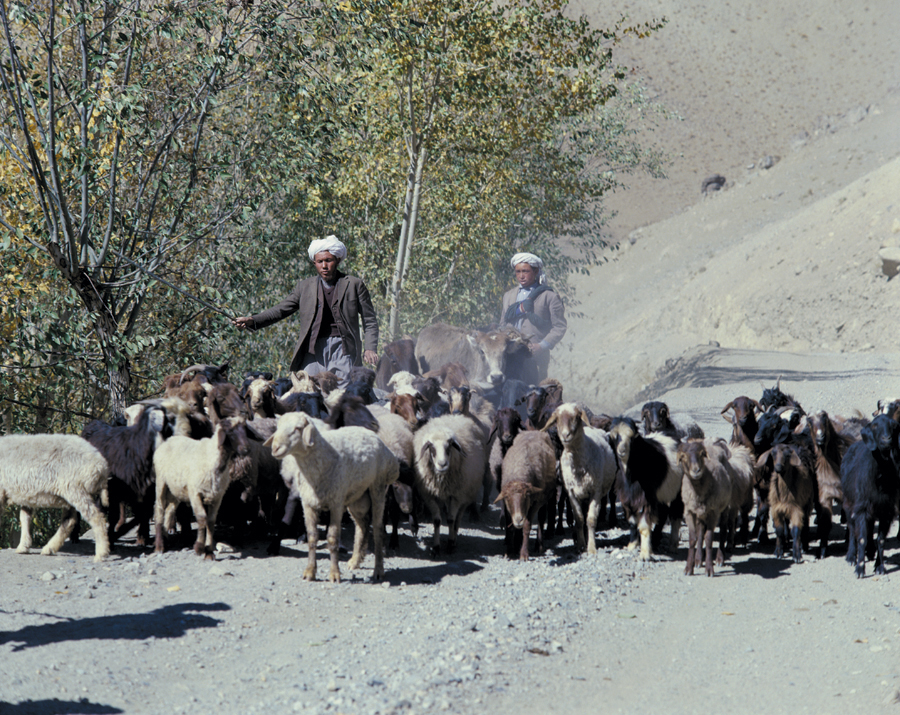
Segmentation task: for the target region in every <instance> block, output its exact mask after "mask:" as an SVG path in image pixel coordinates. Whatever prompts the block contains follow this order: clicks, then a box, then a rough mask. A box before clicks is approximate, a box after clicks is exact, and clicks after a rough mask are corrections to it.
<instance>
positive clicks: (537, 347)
mask: <svg viewBox="0 0 900 715" xmlns="http://www.w3.org/2000/svg"><path fill="white" fill-rule="evenodd" d="M528 349H529V350H531V354H532V355H537V354H538V353H539V352H541V350H543V349H544V348H542V347H541V344H540V343H528Z"/></svg>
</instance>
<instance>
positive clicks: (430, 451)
mask: <svg viewBox="0 0 900 715" xmlns="http://www.w3.org/2000/svg"><path fill="white" fill-rule="evenodd" d="M429 456H434V445H433V444H432V443H431V442H425V443H424V444H423V445H422V449H420V450H419V460H421V461H424V460H426V459H428V457H429Z"/></svg>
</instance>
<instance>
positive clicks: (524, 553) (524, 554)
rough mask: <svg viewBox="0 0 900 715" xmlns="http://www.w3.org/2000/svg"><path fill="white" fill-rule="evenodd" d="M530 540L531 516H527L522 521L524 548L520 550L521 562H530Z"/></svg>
mask: <svg viewBox="0 0 900 715" xmlns="http://www.w3.org/2000/svg"><path fill="white" fill-rule="evenodd" d="M538 528H540V527H538ZM529 538H531V516H530V515H529V514H526V515H525V518H524V519H523V520H522V547H521V548H520V549H519V561H528V539H529Z"/></svg>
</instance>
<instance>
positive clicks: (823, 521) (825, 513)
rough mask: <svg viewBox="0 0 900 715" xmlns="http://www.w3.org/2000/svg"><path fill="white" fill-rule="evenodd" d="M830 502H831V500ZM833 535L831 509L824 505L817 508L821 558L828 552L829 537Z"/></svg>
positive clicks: (817, 528)
mask: <svg viewBox="0 0 900 715" xmlns="http://www.w3.org/2000/svg"><path fill="white" fill-rule="evenodd" d="M829 501H831V500H830V499H829ZM830 533H831V508H830V507H828V506H825V505H823V504H820V505H818V507H817V508H816V536H818V537H819V558H820V559H824V558H825V554H826V552H827V551H828V535H829V534H830Z"/></svg>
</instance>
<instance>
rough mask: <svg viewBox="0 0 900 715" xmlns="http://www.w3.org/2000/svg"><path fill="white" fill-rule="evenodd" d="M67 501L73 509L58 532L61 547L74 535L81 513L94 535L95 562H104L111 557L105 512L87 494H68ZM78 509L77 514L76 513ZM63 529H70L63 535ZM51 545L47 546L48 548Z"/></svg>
mask: <svg viewBox="0 0 900 715" xmlns="http://www.w3.org/2000/svg"><path fill="white" fill-rule="evenodd" d="M66 500H67V501H68V502H69V503H70V504H71V505H72V507H73V508H72V514H71V518H70V519H69V520H68V522H66V521H63V523H62V524H60V527H59V531H58V532H57V534H59V535H61V536H62V541H61V542H60V546H61V545H62V543H63V541H65V540H66V537H67V536H69V534H71V533H72V529H74V528H75V526H76V524H77V523H78V519H77V517H78V514H79V513H80V514H81V516H82V517H84V520H85V521H86V522H87V523H88V524H90V525H91V533H92V534H93V535H94V561H102V560H103V559H105V558H106V557H107V556H109V534H108V531H107V526H106V517H105V516H104V514H103V510H102V509H100V507H99V506H98V505H97V503H96V502H95V501H94V497H93V496H91V495H90V494H88V493H87V492H81V493H76V494H67V495H66ZM76 509H77V512H76V511H75V510H76ZM63 527H66V528H67V529H68V530H67V531H65V533H63ZM49 545H50V544H47V546H49ZM44 548H46V547H44Z"/></svg>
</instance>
